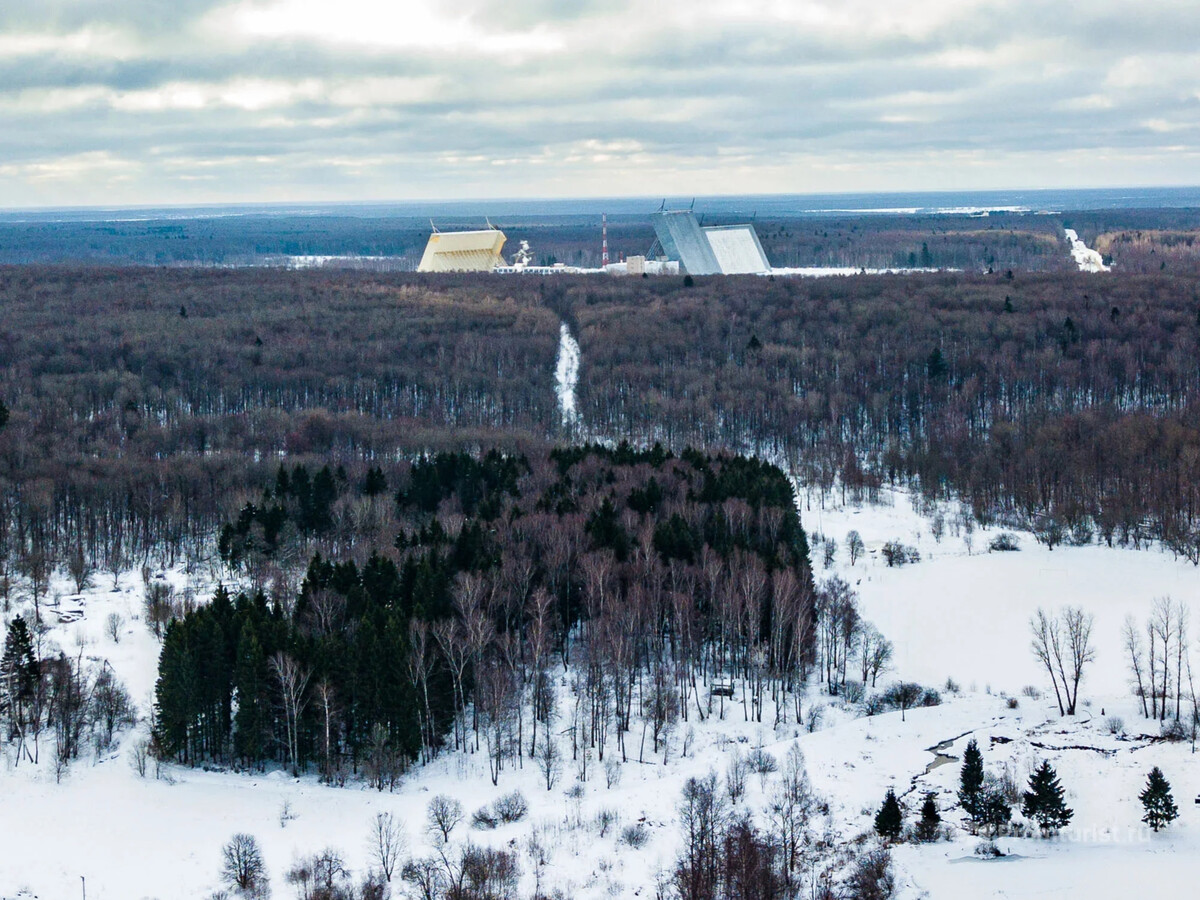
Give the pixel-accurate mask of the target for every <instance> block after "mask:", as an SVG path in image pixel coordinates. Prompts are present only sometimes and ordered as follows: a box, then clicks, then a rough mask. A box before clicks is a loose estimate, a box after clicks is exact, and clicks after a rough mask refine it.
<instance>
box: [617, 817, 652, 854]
mask: <svg viewBox="0 0 1200 900" xmlns="http://www.w3.org/2000/svg"><path fill="white" fill-rule="evenodd" d="M648 840H650V829H649V828H647V827H646V825H645V823H643V822H636V823H634V824H633V825H626V826H625V827H624V828H622V829H621V843H622V844H624V845H625V846H627V847H632V848H633V849H635V850H636V849H638V848H639V847H644V846H646V842H647V841H648Z"/></svg>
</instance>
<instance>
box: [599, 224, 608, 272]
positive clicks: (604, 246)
mask: <svg viewBox="0 0 1200 900" xmlns="http://www.w3.org/2000/svg"><path fill="white" fill-rule="evenodd" d="M607 265H608V213H600V266H601V268H603V267H604V266H607Z"/></svg>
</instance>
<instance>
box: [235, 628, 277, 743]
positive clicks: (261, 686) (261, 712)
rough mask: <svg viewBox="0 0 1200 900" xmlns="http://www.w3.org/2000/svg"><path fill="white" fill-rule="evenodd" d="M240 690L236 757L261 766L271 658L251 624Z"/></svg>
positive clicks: (241, 646) (242, 642)
mask: <svg viewBox="0 0 1200 900" xmlns="http://www.w3.org/2000/svg"><path fill="white" fill-rule="evenodd" d="M234 683H235V684H236V687H237V714H236V716H235V717H234V726H235V731H234V735H233V747H234V753H236V754H237V755H238V756H239V757H240V758H241V759H242V760H243V761H244V762H246V763H247V764H253V763H257V762H260V761H261V760H262V758H263V755H264V753H265V751H266V742H267V717H268V710H269V706H268V704H269V697H268V694H267V687H268V673H267V658H266V655H265V654H264V653H263V649H262V645H260V644H259V642H258V637H257V635H255V633H254V626H253V625H251V623H250V622H249V621H248V620H247V622H246V623H245V624H244V625H243V626H242V635H241V638H240V639H239V640H238V649H237V668H236V671H235V672H234Z"/></svg>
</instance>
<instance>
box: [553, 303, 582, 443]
mask: <svg viewBox="0 0 1200 900" xmlns="http://www.w3.org/2000/svg"><path fill="white" fill-rule="evenodd" d="M578 384H579V343H578V342H577V341H576V340H575V336H574V335H572V334H571V329H570V328H568V327H567V323H566V322H563V323H562V324H561V325H560V326H559V331H558V362H557V364H556V365H555V368H554V393H555V394H556V395H557V396H558V410H559V414H560V415H561V416H562V424H563V427H564V428H571V427H572V426H574V425H576V424H578V423H579V412H578V409H577V407H576V405H575V388H576V387H577V386H578Z"/></svg>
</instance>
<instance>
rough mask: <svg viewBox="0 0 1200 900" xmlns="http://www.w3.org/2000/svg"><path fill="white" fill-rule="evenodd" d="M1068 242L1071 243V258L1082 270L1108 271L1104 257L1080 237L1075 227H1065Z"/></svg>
mask: <svg viewBox="0 0 1200 900" xmlns="http://www.w3.org/2000/svg"><path fill="white" fill-rule="evenodd" d="M1063 231H1065V232H1066V235H1067V242H1068V243H1069V244H1070V245H1071V258H1072V259H1074V260H1075V264H1076V265H1077V266H1079V271H1080V272H1107V271H1108V270H1109V267H1108V266H1106V265H1105V264H1104V257H1103V256H1101V255H1100V254H1099V252H1098V251H1096V250H1092V249H1091V248H1090V247H1088V245H1087V244H1085V243H1084V242H1083V241H1081V240H1080V239H1079V235H1078V233H1076V231H1075V229H1073V228H1064V229H1063Z"/></svg>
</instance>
